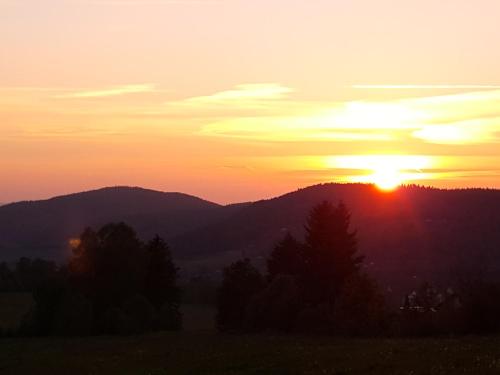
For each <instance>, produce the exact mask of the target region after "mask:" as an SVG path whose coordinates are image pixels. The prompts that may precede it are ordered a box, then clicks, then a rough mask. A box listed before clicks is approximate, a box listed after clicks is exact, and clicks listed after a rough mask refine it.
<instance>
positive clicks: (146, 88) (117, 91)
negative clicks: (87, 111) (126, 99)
mask: <svg viewBox="0 0 500 375" xmlns="http://www.w3.org/2000/svg"><path fill="white" fill-rule="evenodd" d="M155 89H156V86H155V85H153V84H139V85H123V86H116V87H110V88H101V89H94V90H82V91H75V92H69V93H66V94H61V95H57V96H56V97H57V98H102V97H109V96H120V95H128V94H137V93H146V92H153V91H155Z"/></svg>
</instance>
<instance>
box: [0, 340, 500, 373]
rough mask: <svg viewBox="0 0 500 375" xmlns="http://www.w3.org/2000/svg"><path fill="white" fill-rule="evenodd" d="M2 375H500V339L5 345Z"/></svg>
mask: <svg viewBox="0 0 500 375" xmlns="http://www.w3.org/2000/svg"><path fill="white" fill-rule="evenodd" d="M0 373H2V374H4V373H5V374H25V373H27V374H72V375H76V374H464V373H465V374H498V373H500V338H462V339H331V338H304V337H287V336H264V335H257V336H251V335H249V336H232V335H220V334H217V333H214V332H204V331H199V332H181V333H162V334H155V335H147V336H138V337H113V338H111V337H96V338H82V339H3V340H0Z"/></svg>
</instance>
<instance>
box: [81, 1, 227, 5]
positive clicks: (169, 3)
mask: <svg viewBox="0 0 500 375" xmlns="http://www.w3.org/2000/svg"><path fill="white" fill-rule="evenodd" d="M221 3H222V0H91V1H86V2H85V4H91V5H132V6H135V5H140V6H144V5H214V4H221Z"/></svg>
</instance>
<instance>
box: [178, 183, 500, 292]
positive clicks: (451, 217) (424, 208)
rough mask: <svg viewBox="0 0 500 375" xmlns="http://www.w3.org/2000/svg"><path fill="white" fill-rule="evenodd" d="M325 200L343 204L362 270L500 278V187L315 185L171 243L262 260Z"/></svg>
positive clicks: (213, 258)
mask: <svg viewBox="0 0 500 375" xmlns="http://www.w3.org/2000/svg"><path fill="white" fill-rule="evenodd" d="M323 200H330V201H332V202H334V203H336V202H338V201H341V200H342V201H343V202H344V203H346V204H347V206H348V207H349V209H350V210H351V211H352V224H353V228H356V229H357V230H358V238H359V249H360V251H361V253H363V254H365V255H366V265H367V271H369V272H370V273H371V274H372V275H375V276H376V277H377V279H378V280H380V281H381V282H382V283H383V285H384V286H386V287H387V288H390V289H392V290H398V289H404V288H409V287H413V286H414V285H417V284H419V283H421V282H422V281H423V280H431V281H434V282H438V283H443V284H446V283H448V282H449V281H450V280H451V279H454V281H456V279H457V278H458V277H471V276H472V275H471V274H475V275H474V276H477V275H478V274H481V275H482V276H485V277H487V276H491V277H498V278H500V272H499V271H500V191H499V190H487V189H465V190H439V189H434V188H425V187H418V186H409V187H401V188H399V189H398V190H396V191H394V192H392V193H382V192H380V191H379V190H378V189H376V188H375V187H373V186H371V185H364V184H324V185H316V186H311V187H308V188H305V189H301V190H298V191H296V192H292V193H289V194H286V195H283V196H281V197H277V198H274V199H270V200H264V201H260V202H256V203H254V204H252V205H249V206H246V207H243V208H242V209H241V210H239V211H237V212H236V213H234V214H233V215H231V216H230V217H228V218H227V219H224V220H222V221H221V222H218V223H214V224H210V225H208V226H206V227H203V228H198V229H196V230H194V231H192V232H188V233H185V234H183V235H180V236H179V237H177V238H175V239H174V240H173V241H172V245H173V248H174V249H176V251H177V253H178V256H183V257H186V258H191V259H193V258H195V256H197V257H199V258H204V259H205V260H206V262H207V263H208V264H217V263H218V262H217V259H220V262H219V263H222V262H226V263H227V262H228V261H229V260H230V259H231V257H232V258H238V257H242V256H247V257H250V258H254V259H256V260H257V262H258V263H260V264H261V266H263V265H264V258H265V257H266V255H267V254H268V253H269V251H270V250H271V248H272V245H273V243H275V242H276V241H278V240H279V239H280V238H281V237H282V236H283V235H284V233H285V232H286V231H290V232H291V233H292V234H294V235H295V236H297V237H298V238H300V239H302V238H303V234H304V230H303V225H304V222H305V220H306V218H307V214H308V211H309V210H310V208H311V207H312V206H313V205H315V204H317V203H319V202H321V201H323Z"/></svg>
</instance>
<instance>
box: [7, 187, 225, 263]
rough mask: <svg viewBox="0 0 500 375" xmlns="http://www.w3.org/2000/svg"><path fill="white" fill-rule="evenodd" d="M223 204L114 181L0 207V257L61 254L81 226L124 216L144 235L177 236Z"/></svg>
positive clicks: (217, 214)
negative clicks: (107, 185) (108, 185)
mask: <svg viewBox="0 0 500 375" xmlns="http://www.w3.org/2000/svg"><path fill="white" fill-rule="evenodd" d="M224 210H225V209H224V207H222V206H219V205H217V204H215V203H212V202H208V201H205V200H202V199H199V198H196V197H193V196H189V195H186V194H181V193H163V192H158V191H153V190H146V189H141V188H129V187H114V188H104V189H100V190H94V191H89V192H83V193H77V194H71V195H66V196H61V197H55V198H52V199H48V200H43V201H32V202H18V203H12V204H8V205H5V206H3V207H0V253H1V254H2V255H1V257H2V259H7V260H11V259H16V258H19V257H20V256H29V257H41V258H46V259H47V258H48V259H56V260H61V259H63V258H64V257H65V256H66V255H67V254H66V252H67V250H68V246H67V243H68V240H69V239H70V238H72V237H75V236H78V235H79V234H80V233H81V231H82V230H83V229H84V228H85V227H86V226H96V227H97V226H99V225H102V224H105V223H108V222H112V221H125V222H127V223H129V224H130V225H133V226H134V228H136V230H137V231H138V232H139V234H140V235H141V236H142V237H144V238H148V237H151V236H153V235H154V234H156V233H158V234H160V235H162V236H164V237H166V238H171V237H174V236H177V235H179V234H181V233H184V232H187V231H190V230H193V229H194V228H196V227H197V226H202V225H206V224H208V223H209V222H211V221H213V220H220V219H221V217H222V216H223V215H224Z"/></svg>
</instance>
